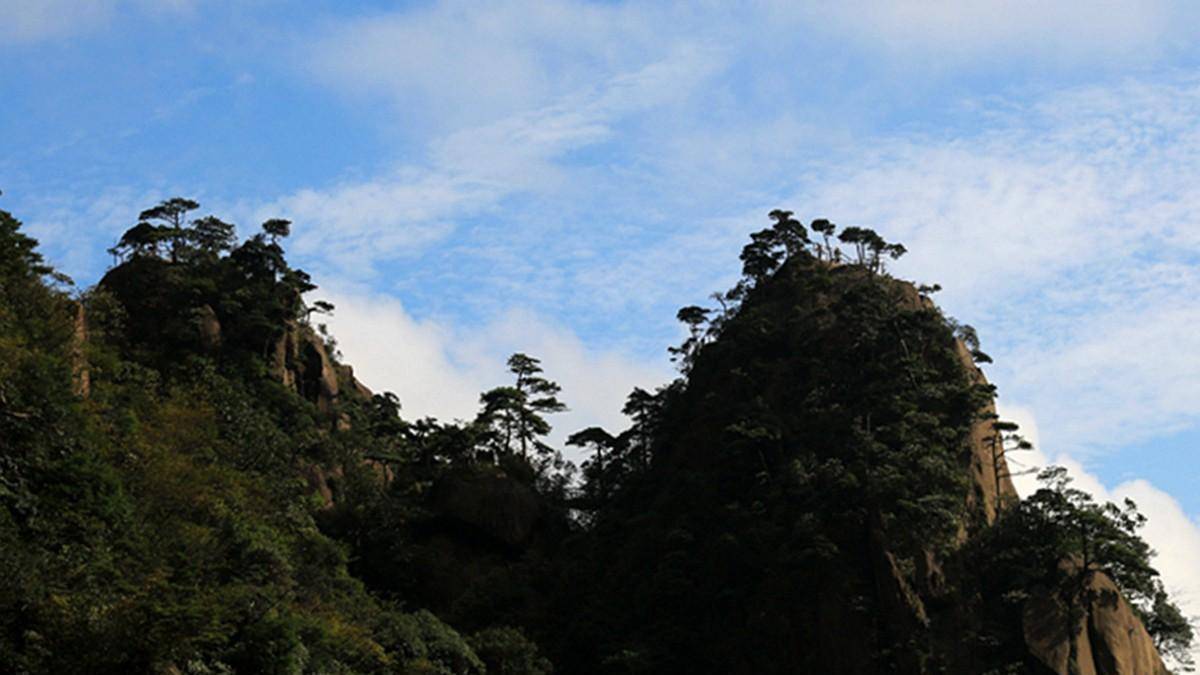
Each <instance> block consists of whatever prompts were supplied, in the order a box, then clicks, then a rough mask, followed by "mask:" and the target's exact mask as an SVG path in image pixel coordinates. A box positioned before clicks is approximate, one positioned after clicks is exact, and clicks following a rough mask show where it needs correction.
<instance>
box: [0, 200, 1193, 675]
mask: <svg viewBox="0 0 1200 675" xmlns="http://www.w3.org/2000/svg"><path fill="white" fill-rule="evenodd" d="M197 208H198V205H197V204H195V202H191V201H189V200H184V199H173V200H169V201H166V202H163V203H162V204H159V205H158V206H156V207H154V208H151V209H148V210H147V211H145V212H143V213H142V214H141V218H140V219H139V222H138V223H137V224H136V225H135V226H134V227H133V228H131V229H130V230H129V231H128V232H127V233H126V234H125V235H124V236H123V237H122V238H121V240H120V241H119V242H118V243H117V245H116V246H114V247H113V248H112V249H111V250H110V252H111V253H112V254H113V256H114V267H113V268H112V269H111V270H110V271H109V273H108V274H107V275H106V276H105V278H104V279H103V280H102V281H101V282H100V283H99V284H98V285H97V286H96V287H95V288H92V289H88V290H87V291H85V292H82V293H73V292H72V290H71V287H70V284H69V280H66V279H65V278H63V277H61V276H59V275H56V274H55V273H54V272H53V270H52V269H51V268H50V267H48V266H47V265H46V264H45V263H44V261H43V260H42V259H41V257H40V256H39V255H38V253H37V251H36V243H35V242H34V241H33V240H31V239H29V238H28V237H27V236H25V235H23V234H22V233H21V232H20V231H19V224H18V223H17V221H16V220H15V219H13V218H12V217H11V216H10V215H9V214H7V213H5V212H0V671H3V672H38V673H41V672H46V673H60V672H97V673H102V672H114V673H115V672H148V671H149V672H154V671H172V670H173V671H174V672H185V673H220V672H254V673H257V672H279V673H291V672H368V673H369V672H403V673H410V672H411V673H422V672H427V673H484V672H487V673H511V674H525V673H549V672H551V671H557V672H563V673H663V672H689V673H692V672H694V673H708V672H732V673H771V672H930V673H932V672H1039V671H1037V668H1038V666H1037V664H1036V662H1035V661H1034V660H1033V659H1032V658H1031V657H1030V656H1029V654H1028V651H1027V650H1026V649H1025V647H1024V643H1023V637H1022V629H1021V608H1022V607H1023V606H1024V603H1026V602H1028V601H1029V599H1030V598H1033V597H1041V596H1048V597H1053V598H1056V599H1057V601H1059V602H1061V603H1062V605H1063V606H1064V607H1067V608H1069V610H1070V611H1068V612H1067V616H1066V617H1065V619H1064V621H1065V622H1067V623H1068V624H1069V625H1067V626H1066V627H1065V628H1064V630H1066V631H1068V632H1069V631H1070V630H1071V626H1074V625H1075V624H1076V623H1078V621H1079V616H1080V614H1081V613H1086V612H1087V611H1088V610H1087V607H1088V606H1089V602H1091V601H1092V600H1093V599H1094V598H1092V597H1091V596H1092V595H1094V594H1095V591H1094V584H1092V579H1093V577H1094V575H1096V574H1100V573H1104V574H1106V575H1107V576H1108V577H1111V578H1112V579H1113V580H1114V581H1115V582H1116V583H1117V585H1118V586H1119V588H1120V590H1121V592H1122V593H1123V594H1124V595H1125V596H1126V597H1127V598H1128V599H1129V601H1130V602H1131V603H1132V605H1133V607H1134V608H1135V610H1136V611H1137V612H1138V613H1139V615H1140V616H1141V617H1142V619H1143V621H1144V622H1145V625H1146V627H1147V628H1148V629H1149V630H1150V632H1151V634H1152V635H1153V636H1154V638H1155V639H1156V641H1157V643H1158V646H1159V648H1160V649H1161V650H1162V651H1163V652H1164V653H1167V654H1170V655H1173V656H1175V657H1177V658H1179V659H1181V660H1186V653H1187V650H1188V649H1189V647H1190V641H1191V627H1190V625H1189V624H1188V622H1187V621H1186V620H1185V619H1184V617H1183V616H1182V615H1181V614H1180V612H1179V610H1178V608H1177V607H1175V605H1173V604H1172V603H1171V601H1170V599H1169V598H1168V597H1167V595H1166V593H1165V592H1164V590H1163V587H1162V584H1161V583H1160V582H1159V581H1158V579H1157V575H1156V573H1155V572H1154V570H1153V568H1152V567H1151V564H1150V563H1151V555H1152V553H1151V552H1150V551H1149V550H1148V548H1147V547H1146V545H1145V543H1144V542H1142V541H1141V539H1140V538H1138V536H1137V533H1136V530H1137V528H1138V527H1139V525H1140V524H1141V520H1140V516H1138V515H1137V513H1136V510H1134V509H1133V507H1132V505H1127V506H1126V507H1125V508H1118V507H1116V506H1112V505H1097V504H1094V503H1093V502H1092V501H1091V500H1090V498H1089V497H1088V496H1087V495H1086V494H1084V493H1081V492H1079V491H1077V490H1074V489H1072V488H1071V487H1070V486H1069V484H1068V482H1067V481H1066V479H1065V477H1064V476H1063V475H1062V474H1061V472H1057V471H1053V470H1052V471H1048V472H1046V474H1045V479H1046V488H1045V489H1043V490H1042V491H1040V492H1038V493H1036V494H1035V495H1033V496H1032V497H1031V498H1029V499H1027V500H1025V501H1023V502H1019V503H1018V502H1017V500H1016V499H1015V497H1013V496H1012V495H1011V493H1006V492H1005V489H1004V486H1005V485H1006V481H1007V474H1006V473H1005V472H1006V471H1007V469H1006V467H1007V463H1006V462H1005V461H1004V455H1005V454H1007V453H1008V452H1011V451H1017V450H1021V449H1025V448H1027V447H1028V444H1027V443H1025V442H1024V441H1023V440H1022V439H1020V437H1019V435H1018V434H1017V433H1016V429H1015V426H1014V425H1012V424H1011V423H1007V422H1004V421H1002V420H998V419H996V418H995V417H994V415H991V414H990V412H989V410H990V408H989V403H990V401H991V399H992V396H993V394H994V391H993V390H992V388H991V387H990V386H988V385H986V383H984V382H983V381H982V379H981V378H980V377H978V376H977V375H975V374H974V368H973V366H971V360H972V359H973V360H974V361H976V362H981V363H982V362H987V361H988V360H989V359H988V358H987V356H986V355H985V354H983V352H982V351H980V349H979V343H978V338H977V336H975V334H974V331H973V330H972V329H970V327H969V326H960V325H958V324H956V323H954V322H953V321H951V320H949V319H947V318H946V317H944V316H943V315H942V314H941V313H940V312H939V311H938V310H937V308H936V307H935V306H934V304H933V303H932V302H931V301H930V300H929V298H928V295H929V293H931V292H933V290H935V288H928V287H921V288H920V289H917V288H914V287H912V286H910V285H908V284H906V283H903V282H899V281H897V280H895V279H893V278H891V277H890V276H889V275H888V274H887V269H886V261H887V260H888V259H895V258H897V257H899V256H901V255H903V254H904V252H905V251H904V247H903V246H901V245H899V244H893V243H889V242H886V241H885V240H884V239H882V238H881V237H880V236H879V235H878V234H876V233H875V232H873V231H871V230H867V229H863V228H846V229H844V230H842V231H841V232H840V233H839V232H837V230H836V228H835V227H834V226H833V224H832V223H829V222H828V221H815V222H813V223H811V224H810V225H809V226H807V227H806V226H805V225H803V224H801V223H800V222H799V221H797V220H796V219H794V218H793V217H792V214H791V213H789V212H786V211H775V212H772V214H771V217H772V221H773V223H772V225H771V226H770V227H768V228H766V229H764V230H762V231H759V232H756V233H755V234H753V235H752V237H751V242H750V244H749V245H747V246H746V248H745V249H744V250H743V252H742V261H743V263H744V271H745V274H744V277H743V279H742V280H741V281H740V282H739V283H738V284H737V285H736V286H735V287H734V288H732V289H730V290H729V291H727V292H724V293H720V294H716V295H714V296H713V300H714V303H715V305H716V306H715V307H714V308H705V307H699V306H689V307H685V308H684V309H682V310H681V311H680V312H679V319H680V320H681V321H683V322H684V323H685V324H686V325H687V326H688V328H689V335H688V338H687V339H686V340H685V341H684V343H683V344H681V345H680V346H678V347H674V348H672V350H671V353H672V355H673V357H674V358H675V359H676V361H677V363H678V365H679V368H680V371H681V377H680V378H679V379H678V380H676V381H675V382H673V383H670V384H668V385H666V386H663V387H661V388H660V389H658V390H657V391H654V392H648V391H644V390H640V389H638V390H634V391H633V392H632V393H631V395H630V396H629V399H628V401H627V404H626V407H625V410H624V412H625V413H626V414H627V415H628V416H629V418H630V425H629V427H628V428H627V429H625V430H622V431H620V432H615V431H609V430H605V429H600V428H589V429H584V430H581V431H578V432H576V433H574V434H572V435H571V436H570V438H569V440H568V443H569V444H571V445H573V446H577V447H580V448H584V449H586V450H588V451H589V458H588V459H587V460H586V461H585V462H583V464H582V466H581V467H580V468H581V471H580V472H579V473H578V475H576V473H575V469H574V467H572V466H571V465H570V464H569V463H567V462H565V461H564V460H563V458H562V455H561V452H560V450H559V449H556V448H553V447H551V446H550V445H549V444H548V443H547V441H546V437H547V434H548V432H549V431H550V425H551V417H552V415H553V414H554V413H555V412H558V411H561V410H562V409H563V408H564V404H563V402H562V401H561V400H560V399H559V396H560V394H561V392H560V389H559V387H558V385H557V384H555V383H554V382H553V381H552V380H551V379H549V377H548V376H547V374H546V373H544V372H543V371H542V366H541V363H540V362H539V361H538V360H537V359H536V358H533V357H531V356H528V355H525V354H515V355H513V357H512V358H511V359H510V360H509V363H508V365H509V368H510V371H511V373H512V379H513V381H512V383H511V384H509V385H503V386H498V387H496V388H494V389H492V390H490V391H487V392H484V393H483V394H482V395H481V397H480V412H479V414H478V415H477V417H476V418H475V419H474V420H471V421H469V422H463V423H444V422H439V421H437V420H433V419H420V420H406V419H404V418H403V417H402V416H401V415H400V401H398V400H397V398H396V397H395V396H394V395H391V394H389V393H381V394H372V393H371V392H369V391H366V390H365V389H364V388H363V387H361V385H358V384H357V382H356V381H355V380H354V378H353V374H352V372H351V371H350V370H349V369H348V368H346V367H344V366H342V365H341V364H338V363H337V362H336V349H335V348H334V346H333V341H332V338H331V337H329V336H328V335H326V334H325V330H324V328H323V327H322V326H320V325H317V326H313V325H312V324H311V321H312V319H313V317H314V316H320V315H321V314H325V313H328V312H330V311H332V310H333V307H332V306H331V305H329V304H328V303H324V302H319V301H318V302H312V303H311V304H310V303H308V302H307V301H306V300H305V297H306V294H310V293H311V292H312V291H314V290H315V285H314V284H313V283H312V280H311V279H310V278H309V276H308V275H307V274H305V273H304V272H303V271H301V270H298V269H294V268H292V267H290V266H289V264H288V263H287V261H286V259H285V256H284V252H283V249H282V245H281V241H283V240H284V239H285V238H286V237H287V235H288V233H289V229H290V228H289V223H287V222H286V221H281V220H271V221H267V222H266V223H264V224H263V227H262V230H261V232H259V233H256V234H254V235H253V236H251V237H249V238H247V239H245V240H243V241H241V242H240V243H239V241H238V240H237V238H236V236H235V231H234V227H233V225H231V224H228V223H225V222H223V221H221V220H219V219H217V218H215V217H212V216H208V217H203V218H192V216H191V213H192V212H193V211H195V210H196V209H197ZM843 249H844V251H843ZM85 319H86V320H85ZM964 345H965V346H964ZM981 424H984V425H989V428H991V429H992V430H993V431H994V435H993V436H992V437H991V441H990V445H989V448H990V450H989V452H990V457H989V458H988V463H990V464H991V473H990V474H987V475H988V476H989V478H988V481H994V483H995V485H994V488H995V489H994V490H990V491H984V492H981V491H980V490H981V489H982V488H981V486H980V484H979V483H978V481H976V482H975V483H973V482H972V480H971V479H970V478H969V471H968V465H969V464H970V462H971V461H972V457H973V455H972V446H971V444H972V433H973V431H974V430H975V429H977V428H979V425H981ZM1064 561H1067V562H1068V563H1071V564H1064ZM1181 662H1182V661H1181ZM552 664H553V665H552Z"/></svg>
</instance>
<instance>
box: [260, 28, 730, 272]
mask: <svg viewBox="0 0 1200 675" xmlns="http://www.w3.org/2000/svg"><path fill="white" fill-rule="evenodd" d="M718 54H719V52H718V51H717V50H705V49H695V48H681V49H679V50H676V51H674V52H672V53H671V54H669V55H668V56H667V57H666V58H664V59H662V60H660V61H657V62H654V63H651V64H648V65H646V66H644V67H640V68H638V69H635V70H633V71H630V72H622V73H618V74H616V75H614V76H612V77H610V78H608V79H607V80H606V81H604V82H603V83H601V84H600V85H598V86H589V87H586V88H584V89H581V90H579V91H573V92H571V93H570V94H569V95H566V96H564V97H562V98H561V99H560V100H559V101H558V102H556V103H554V104H552V105H548V106H544V107H540V108H537V109H534V110H531V111H528V112H522V113H519V114H514V115H511V116H508V117H505V118H502V119H499V120H496V121H494V122H490V123H487V124H483V125H480V126H473V127H468V128H465V129H462V130H459V131H456V132H453V133H450V134H448V135H446V136H444V137H441V138H439V139H436V140H434V141H432V142H431V143H430V146H429V154H430V160H429V161H428V163H425V164H421V165H407V166H404V167H403V168H401V169H399V170H397V171H395V172H394V173H393V174H392V175H388V176H382V177H379V178H376V179H373V180H369V181H365V182H357V183H350V184H346V185H340V186H336V187H333V188H330V189H324V190H320V189H306V190H302V191H299V192H297V193H295V194H292V195H287V196H284V197H282V198H280V199H278V200H276V201H274V202H272V203H270V204H268V205H266V206H264V207H262V208H261V209H259V211H260V212H262V213H267V212H270V213H274V214H282V215H284V216H286V217H289V218H293V219H295V220H296V221H297V223H298V226H297V233H298V236H297V252H299V253H300V254H302V255H309V256H314V257H316V258H318V259H319V260H320V261H322V262H326V263H332V264H333V265H334V266H335V268H334V271H336V272H338V273H340V274H343V275H348V276H355V277H359V278H361V277H363V276H364V275H369V274H370V273H371V272H372V271H374V270H373V267H372V266H373V265H374V264H375V263H380V262H386V261H388V260H392V259H395V258H396V257H398V256H400V255H403V254H405V253H412V252H413V251H414V250H420V249H421V247H423V246H427V245H429V244H431V243H433V242H436V241H438V240H439V239H441V238H442V237H444V236H446V235H448V234H449V233H450V231H451V230H452V229H453V225H452V224H451V223H454V222H462V221H464V220H469V219H470V218H472V217H475V216H478V215H480V214H482V213H486V212H487V211H488V210H489V209H492V208H494V207H496V206H498V205H499V203H500V202H501V201H502V200H505V199H507V198H511V197H513V196H516V195H526V196H532V197H534V198H537V197H540V196H542V195H544V194H547V193H550V192H551V191H553V190H555V189H557V188H561V187H562V186H563V185H564V183H566V182H567V180H566V178H567V177H566V168H565V166H564V165H563V164H562V163H561V160H563V158H564V157H565V156H567V155H568V154H569V153H572V152H574V151H578V150H581V149H583V148H586V147H588V146H590V145H593V144H596V143H599V142H602V141H604V140H606V139H608V138H609V137H610V136H611V135H612V134H613V125H615V124H617V123H619V122H620V121H621V120H622V119H623V118H624V117H626V116H628V115H631V114H634V113H637V112H640V111H644V110H646V109H648V108H651V107H654V106H658V105H662V104H664V103H667V102H669V101H671V100H672V99H676V98H679V97H681V96H686V95H687V93H688V92H689V91H691V90H692V89H694V88H695V87H696V86H698V85H699V84H700V83H701V82H703V81H704V80H705V78H707V77H708V76H710V75H711V74H712V73H713V72H715V71H716V70H718V69H719V68H720V65H721V61H720V59H719V58H717V55H718Z"/></svg>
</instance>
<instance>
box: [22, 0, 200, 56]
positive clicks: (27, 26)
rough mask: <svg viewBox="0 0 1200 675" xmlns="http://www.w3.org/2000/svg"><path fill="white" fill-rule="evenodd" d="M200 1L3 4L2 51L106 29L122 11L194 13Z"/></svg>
mask: <svg viewBox="0 0 1200 675" xmlns="http://www.w3.org/2000/svg"><path fill="white" fill-rule="evenodd" d="M197 2H198V0H125V1H122V0H0V47H3V46H4V45H5V44H6V43H7V44H10V45H11V44H29V43H34V42H40V41H44V40H52V39H57V38H64V37H69V36H73V35H79V34H81V33H88V32H92V31H95V30H99V29H102V28H104V27H105V26H107V25H108V24H109V22H110V21H112V19H113V18H114V17H115V16H116V15H117V13H118V12H119V11H120V10H123V9H132V10H139V11H142V12H148V13H152V14H158V13H163V12H172V13H178V12H187V11H190V10H191V9H192V8H193V7H194V6H195V4H196V3H197Z"/></svg>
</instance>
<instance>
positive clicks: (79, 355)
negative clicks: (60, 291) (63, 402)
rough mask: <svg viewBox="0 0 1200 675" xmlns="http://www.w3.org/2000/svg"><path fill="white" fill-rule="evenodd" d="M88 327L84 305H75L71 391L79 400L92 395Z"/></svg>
mask: <svg viewBox="0 0 1200 675" xmlns="http://www.w3.org/2000/svg"><path fill="white" fill-rule="evenodd" d="M87 341H88V326H87V312H86V311H85V310H84V308H83V303H76V305H75V333H74V335H73V336H72V339H71V391H73V392H74V393H75V395H76V396H78V397H79V398H87V397H88V396H89V395H91V393H92V373H91V368H90V366H89V365H88V362H87Z"/></svg>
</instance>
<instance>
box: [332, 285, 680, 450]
mask: <svg viewBox="0 0 1200 675" xmlns="http://www.w3.org/2000/svg"><path fill="white" fill-rule="evenodd" d="M321 297H323V298H326V299H328V300H330V301H331V302H333V303H334V304H335V305H336V307H337V309H336V311H335V312H334V314H333V317H331V319H330V320H329V324H330V327H331V329H332V330H333V332H334V334H335V335H336V336H337V337H338V340H339V348H340V349H341V350H342V352H343V354H344V355H345V358H346V361H347V362H348V363H351V364H353V365H354V366H355V373H356V375H357V377H358V378H359V379H360V380H361V381H362V382H363V383H364V384H366V385H367V386H368V387H371V388H372V389H373V390H374V391H392V392H394V393H395V394H396V395H397V396H398V397H399V398H400V402H401V405H402V406H403V408H402V410H403V414H404V415H405V417H407V418H408V419H416V418H420V417H424V416H426V415H431V416H434V417H437V418H439V419H444V420H449V419H464V420H468V419H471V418H473V417H474V415H475V413H476V412H477V411H478V410H479V394H480V393H481V392H483V391H485V390H487V389H491V388H492V387H496V386H500V385H502V384H505V383H508V382H509V380H510V379H511V376H510V375H509V374H508V372H507V371H506V367H505V360H506V359H507V358H508V356H509V355H510V354H512V353H515V352H524V353H527V354H529V355H531V356H534V357H536V358H539V359H541V361H542V367H543V368H544V369H545V373H546V376H547V377H548V378H549V379H551V380H554V381H556V382H558V383H559V384H560V385H561V386H562V388H563V391H562V395H561V397H560V398H561V399H562V400H563V401H564V402H566V403H567V405H568V408H569V410H568V411H567V412H565V413H562V414H556V415H553V416H552V417H551V418H550V422H551V423H552V424H553V425H554V433H553V434H552V436H551V440H552V441H553V442H554V443H556V444H557V445H558V446H560V447H561V446H562V442H563V440H564V439H565V437H566V436H567V435H568V434H570V433H572V432H574V431H578V430H579V429H582V428H584V427H588V426H593V425H596V426H603V427H605V428H608V429H610V430H614V431H615V430H619V429H623V428H624V427H625V426H626V424H627V423H626V421H625V419H624V418H623V416H622V415H621V407H622V406H623V405H624V402H625V398H626V396H628V394H629V391H630V390H631V389H632V388H633V387H634V386H641V387H643V388H647V389H653V388H654V387H656V386H658V385H659V384H663V383H665V382H667V381H668V380H670V379H671V372H670V370H669V368H668V366H667V363H666V362H665V359H663V360H662V361H661V362H645V361H641V360H638V359H636V358H633V357H630V356H629V355H627V354H624V353H621V352H618V351H605V350H596V349H592V348H589V347H588V346H586V345H585V344H584V343H583V342H582V341H581V340H580V339H579V338H578V337H577V336H576V335H574V334H573V333H571V332H570V331H569V330H567V329H565V328H563V327H562V326H559V325H556V324H554V323H551V322H549V321H547V320H545V319H543V318H541V317H538V316H536V315H534V314H532V313H530V312H529V311H525V310H519V309H511V310H508V311H506V312H503V313H501V314H499V315H498V316H497V317H496V318H494V319H493V320H492V321H489V322H487V323H485V324H483V325H481V326H478V327H463V326H454V325H451V324H449V323H448V322H439V321H435V320H428V319H426V320H416V319H414V318H412V316H411V315H409V313H408V312H407V311H406V310H405V309H404V307H403V305H402V304H401V303H400V302H399V301H397V300H396V299H394V298H389V297H386V296H380V295H376V294H370V293H366V292H363V291H361V290H356V289H347V288H343V289H334V290H332V291H331V290H329V289H328V288H327V289H325V290H323V291H322V293H321Z"/></svg>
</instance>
